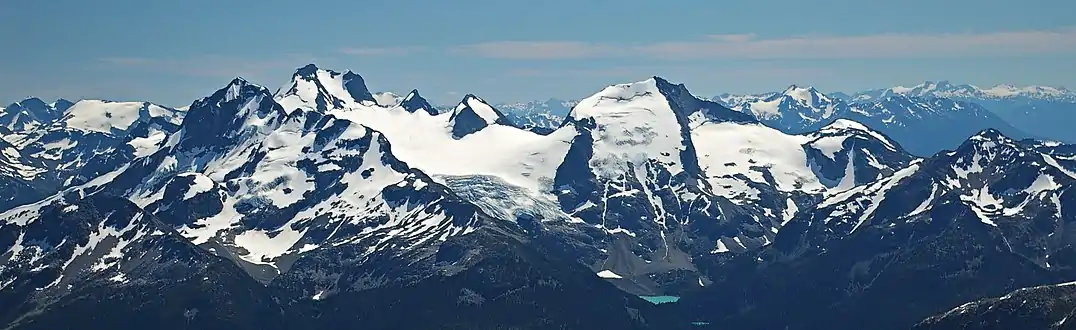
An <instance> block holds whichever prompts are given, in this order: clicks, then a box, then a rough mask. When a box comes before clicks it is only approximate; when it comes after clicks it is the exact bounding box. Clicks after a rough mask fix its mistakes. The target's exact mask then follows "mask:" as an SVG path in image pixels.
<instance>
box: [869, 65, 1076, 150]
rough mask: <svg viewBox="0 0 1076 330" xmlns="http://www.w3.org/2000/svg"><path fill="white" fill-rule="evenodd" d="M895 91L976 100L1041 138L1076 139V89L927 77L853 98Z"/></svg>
mask: <svg viewBox="0 0 1076 330" xmlns="http://www.w3.org/2000/svg"><path fill="white" fill-rule="evenodd" d="M897 94H900V95H908V96H914V97H930V98H938V97H941V98H949V99H953V100H959V101H965V102H973V103H977V104H980V105H982V106H983V107H985V108H987V109H989V110H990V111H992V112H993V113H994V114H996V115H998V117H1001V118H1002V119H1004V120H1005V121H1006V122H1008V123H1010V124H1012V125H1013V126H1014V127H1016V128H1017V129H1020V130H1022V131H1024V132H1032V133H1034V134H1035V135H1037V136H1039V137H1042V138H1048V139H1054V140H1060V141H1066V142H1069V143H1073V142H1076V131H1073V130H1072V128H1071V123H1073V122H1076V92H1073V91H1070V90H1068V89H1065V88H1062V87H1051V86H1013V85H997V86H993V87H978V86H974V85H967V84H953V83H950V82H949V81H945V80H942V81H927V82H924V83H922V84H919V85H916V86H912V87H904V86H897V87H892V88H887V89H879V90H871V91H866V92H862V93H858V94H856V95H854V96H852V98H853V99H856V100H875V99H879V98H882V97H885V96H890V95H897Z"/></svg>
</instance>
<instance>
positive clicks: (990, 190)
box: [681, 130, 1076, 329]
mask: <svg viewBox="0 0 1076 330" xmlns="http://www.w3.org/2000/svg"><path fill="white" fill-rule="evenodd" d="M1074 185H1076V173H1074V172H1073V171H1072V170H1071V169H1070V168H1067V167H1065V166H1063V165H1060V164H1059V163H1058V161H1057V159H1056V158H1054V156H1053V155H1051V154H1049V153H1044V152H1040V151H1037V150H1036V149H1035V148H1033V147H1032V146H1029V145H1027V144H1025V143H1021V142H1018V141H1014V140H1011V139H1008V138H1006V137H1005V136H1003V135H1001V134H1000V133H999V132H997V131H994V130H986V131H983V132H981V133H980V134H977V135H975V136H973V137H971V138H970V139H968V140H967V141H966V142H965V143H964V144H962V145H961V146H959V147H958V148H956V149H955V150H954V151H952V152H946V153H940V154H938V155H936V156H934V157H931V158H928V159H923V160H918V161H915V162H913V163H912V164H911V165H910V166H908V167H906V168H904V169H901V170H899V171H897V172H895V173H893V174H892V175H889V176H886V177H884V178H882V179H880V180H877V181H875V182H873V183H871V184H867V185H861V186H858V187H855V188H852V189H849V190H846V191H843V192H840V193H837V194H834V195H831V196H828V197H827V198H826V199H824V200H823V201H822V202H821V203H819V204H817V205H816V206H814V207H813V208H812V209H811V210H809V211H803V212H800V214H799V215H797V216H796V217H795V218H794V219H792V220H791V221H790V222H789V223H788V224H786V225H785V226H784V227H783V228H782V229H781V231H780V232H779V233H778V235H777V237H776V238H775V241H774V243H773V244H772V245H770V246H769V247H767V248H766V249H763V250H760V251H758V252H757V253H754V254H749V255H743V256H742V257H741V258H740V259H739V260H736V261H734V262H732V263H730V266H728V267H726V268H725V269H724V270H725V273H724V274H726V276H724V277H723V278H718V279H715V282H716V283H715V284H714V285H712V286H710V287H708V288H707V289H705V290H702V291H699V292H697V293H695V294H692V295H691V296H689V297H685V298H684V299H682V300H681V303H683V304H685V306H688V307H689V308H690V309H692V310H693V312H694V313H695V314H693V316H696V317H699V318H703V317H705V316H706V315H709V316H710V317H711V318H710V319H707V321H709V322H710V323H711V324H714V325H721V326H722V327H734V328H735V327H745V328H747V327H750V328H783V329H820V328H861V329H902V328H908V327H911V326H912V325H913V324H915V323H916V322H918V321H919V320H920V319H922V318H924V317H926V316H929V315H933V314H937V313H940V312H941V311H943V310H945V309H948V308H952V306H956V305H959V304H961V303H964V302H966V301H969V300H974V299H978V298H981V297H984V296H991V295H1001V294H1004V293H1005V292H1008V291H1011V290H1015V289H1018V288H1021V287H1029V286H1035V285H1042V284H1049V283H1057V282H1061V281H1064V280H1065V279H1072V278H1076V273H1074V269H1076V268H1074V267H1073V264H1072V260H1073V259H1072V255H1073V252H1074V250H1073V245H1072V242H1073V241H1072V239H1071V234H1070V233H1069V232H1070V231H1069V230H1066V228H1068V226H1071V225H1072V223H1073V221H1074V220H1076V218H1074V216H1073V214H1071V211H1069V210H1072V209H1073V208H1074V207H1076V198H1074V195H1073V194H1072V191H1073V190H1072V187H1073V186H1074ZM736 267H743V268H740V269H738V268H736ZM789 292H796V293H797V294H794V295H790V294H789ZM730 297H736V298H732V299H730ZM898 301H899V302H900V304H901V306H902V307H901V308H900V310H899V311H887V312H881V313H879V312H876V311H878V310H882V309H886V307H885V306H892V304H894V303H895V302H898ZM714 310H721V311H725V312H722V313H714V312H713V311H714ZM774 311H780V314H776V315H775V314H774Z"/></svg>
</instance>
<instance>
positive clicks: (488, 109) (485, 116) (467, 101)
mask: <svg viewBox="0 0 1076 330" xmlns="http://www.w3.org/2000/svg"><path fill="white" fill-rule="evenodd" d="M448 121H449V122H450V123H451V124H452V136H453V137H455V138H457V139H458V138H462V137H464V136H466V135H468V134H471V133H474V132H478V131H480V130H482V129H483V128H486V126H490V125H493V124H500V125H509V126H511V123H510V122H509V121H508V118H506V117H505V116H504V114H503V113H501V112H500V111H498V110H497V109H495V108H493V106H491V105H489V103H486V101H485V100H482V99H481V98H479V97H478V96H475V95H474V94H467V95H466V96H464V97H463V100H461V101H460V103H459V104H458V105H456V108H455V109H453V110H452V116H451V117H449V118H448Z"/></svg>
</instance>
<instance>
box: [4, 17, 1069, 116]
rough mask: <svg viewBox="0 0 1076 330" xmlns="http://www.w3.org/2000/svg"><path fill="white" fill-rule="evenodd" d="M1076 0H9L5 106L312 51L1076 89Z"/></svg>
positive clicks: (524, 65)
mask: <svg viewBox="0 0 1076 330" xmlns="http://www.w3.org/2000/svg"><path fill="white" fill-rule="evenodd" d="M1073 12H1076V2H1074V1H1070V0H1051V1H1046V0H1022V1H1012V0H1005V1H1001V0H945V1H937V0H904V1H899V2H892V1H841V0H815V1H775V0H751V1H725V0H705V1H704V0H696V1H674V0H667V1H643V0H617V1H611V0H593V1H580V0H572V1H568V0H545V1H540V2H534V1H519V0H500V1H496V0H488V1H487V0H455V1H431V0H426V1H413V0H407V1H405V0H397V1H382V0H363V1H312V0H311V1H281V0H263V1H221V0H184V1H134V0H96V1H85V0H50V1H30V0H0V40H3V41H4V43H3V45H4V46H3V49H2V50H0V54H3V55H0V56H2V57H0V103H8V102H11V101H15V100H18V99H22V98H25V97H28V96H38V97H42V98H45V99H52V98H57V97H64V98H69V99H79V98H103V99H111V100H148V101H154V102H159V103H162V104H165V105H171V106H181V105H187V104H189V103H190V102H191V101H193V100H194V99H196V98H199V97H202V96H205V95H209V94H210V93H212V92H213V91H214V90H216V89H217V88H219V87H221V86H223V85H224V84H226V83H227V82H228V81H229V80H230V79H231V78H232V77H235V76H243V77H245V78H247V79H248V80H251V81H253V82H255V83H258V84H262V85H265V86H267V87H269V88H270V89H274V90H275V89H276V88H277V87H279V86H280V85H282V84H284V83H285V82H286V81H287V80H288V79H289V77H290V74H291V73H292V72H293V71H294V70H295V68H298V67H300V66H303V65H304V64H306V63H311V62H313V63H317V64H318V65H319V66H321V67H324V68H331V69H336V70H338V71H343V70H347V69H350V70H353V71H355V72H357V73H359V74H361V75H363V77H364V78H366V81H367V83H368V84H369V86H370V87H371V89H372V90H374V91H399V92H406V91H408V90H410V89H411V88H418V89H419V90H420V91H422V94H423V95H425V96H427V98H429V99H431V100H432V101H434V102H438V103H454V102H456V101H458V99H459V98H460V97H462V95H463V94H466V93H474V94H477V95H479V96H482V97H483V98H485V99H487V100H489V101H493V102H508V101H519V100H531V99H544V98H549V97H558V98H578V97H584V96H586V95H589V94H592V93H594V92H596V91H598V90H600V89H601V88H602V87H603V86H606V85H609V84H613V83H620V82H629V81H635V80H641V79H645V78H646V77H648V76H652V75H658V76H662V77H665V78H667V79H669V80H671V81H674V82H683V83H685V84H687V86H688V88H689V89H690V90H692V92H693V93H695V94H699V95H704V96H712V95H715V94H720V93H726V92H728V93H746V92H766V91H775V90H781V89H783V88H784V87H786V86H788V85H790V84H803V85H813V86H816V87H818V88H819V89H821V90H823V91H846V92H847V91H856V90H862V89H868V88H879V87H888V86H891V85H899V84H904V85H914V84H916V83H918V82H920V81H923V80H941V79H948V80H950V81H952V82H954V83H958V82H959V83H971V84H977V85H994V84H999V83H1011V84H1018V85H1024V84H1045V85H1061V86H1066V87H1069V88H1076V18H1073V16H1072V13H1073Z"/></svg>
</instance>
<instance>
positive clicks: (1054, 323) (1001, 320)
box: [913, 282, 1076, 330]
mask: <svg viewBox="0 0 1076 330" xmlns="http://www.w3.org/2000/svg"><path fill="white" fill-rule="evenodd" d="M1074 314H1076V282H1065V283H1061V284H1051V285H1043V286H1036V287H1031V288H1022V289H1019V290H1016V291H1013V292H1009V293H1008V294H1006V295H1004V296H997V297H990V298H983V299H979V300H976V301H972V302H968V303H965V304H962V305H960V306H957V307H956V308H953V309H951V310H948V311H946V312H944V313H939V314H937V315H934V316H931V317H929V318H926V319H924V320H923V321H921V322H919V324H916V325H915V327H914V328H913V329H916V330H933V329H937V330H942V329H972V328H974V329H989V330H1004V329H1071V328H1072V327H1073V326H1074V325H1076V315H1074Z"/></svg>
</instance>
